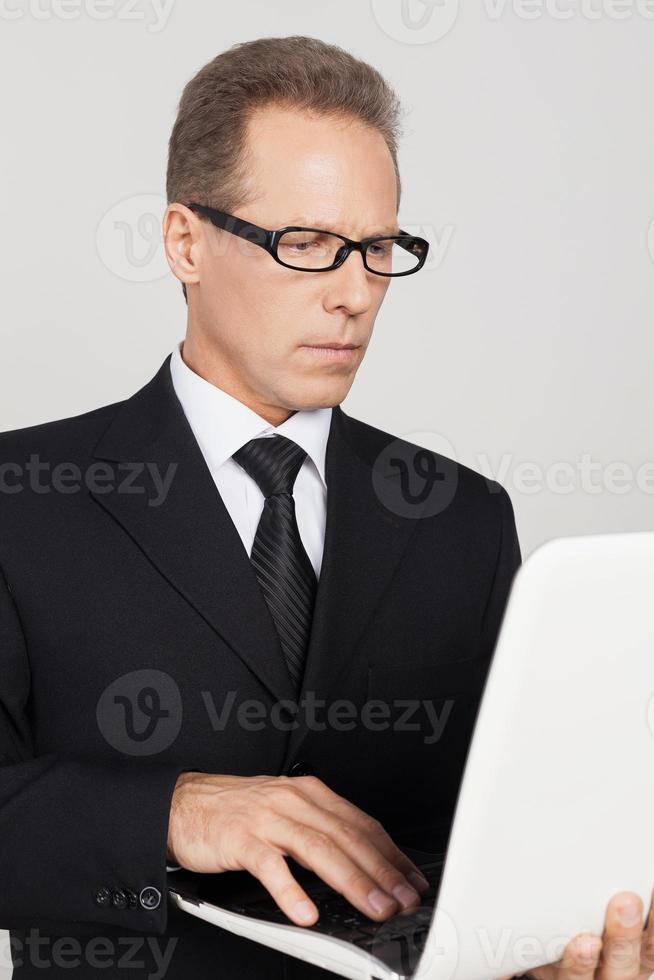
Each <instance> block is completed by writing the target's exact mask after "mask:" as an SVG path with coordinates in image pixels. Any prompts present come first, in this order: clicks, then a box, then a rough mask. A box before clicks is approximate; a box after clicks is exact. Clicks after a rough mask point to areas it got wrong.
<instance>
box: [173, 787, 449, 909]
mask: <svg viewBox="0 0 654 980" xmlns="http://www.w3.org/2000/svg"><path fill="white" fill-rule="evenodd" d="M285 855H288V856H290V857H292V858H294V859H295V860H296V861H297V862H298V863H299V864H300V865H302V867H304V868H309V869H311V870H312V871H314V872H315V873H316V874H317V875H319V876H320V878H322V880H323V881H325V882H326V883H327V884H328V885H331V887H332V888H334V889H335V890H336V891H337V892H340V893H341V894H342V895H344V896H345V898H346V899H347V900H348V901H349V902H350V903H351V904H352V905H354V906H356V908H357V909H359V911H360V912H363V913H364V915H367V916H368V917H369V918H371V919H373V920H375V921H378V922H380V921H384V920H386V919H387V918H389V917H390V916H391V915H394V914H396V913H397V912H398V911H400V909H405V908H412V907H415V906H416V905H418V904H419V903H420V895H419V892H420V891H425V890H426V889H427V888H428V887H429V884H428V882H427V881H426V880H425V878H424V877H423V876H422V875H421V873H420V872H419V871H418V869H417V868H416V866H415V865H414V864H413V862H412V861H410V860H409V858H408V857H407V856H406V855H405V854H403V853H402V851H400V849H399V848H398V847H397V846H396V845H395V844H394V843H393V841H392V840H391V838H390V837H389V836H388V834H387V833H386V831H385V830H384V829H383V827H382V826H381V824H380V823H379V821H377V820H375V819H374V818H373V817H371V816H369V815H368V814H367V813H364V812H363V810H360V809H359V808H358V807H356V806H354V805H353V804H352V803H349V802H348V801H347V800H345V799H343V797H341V796H338V794H336V793H334V792H332V790H330V789H329V788H328V787H327V786H325V784H324V783H323V782H321V780H320V779H318V778H317V777H315V776H294V777H289V776H219V775H212V774H207V773H199V772H184V773H182V774H181V775H180V776H179V777H178V779H177V783H176V785H175V790H174V792H173V796H172V801H171V807H170V819H169V825H168V861H169V862H171V863H175V864H179V865H181V866H182V867H184V868H188V869H189V870H190V871H199V872H207V873H211V872H221V871H240V870H245V871H249V872H250V873H251V874H253V875H254V876H255V877H256V878H258V879H259V881H260V882H261V883H262V885H263V886H264V887H265V888H266V889H267V890H268V891H269V892H270V894H271V895H272V897H273V898H274V899H275V901H276V902H277V904H278V905H279V907H280V908H281V909H282V911H283V912H285V913H286V915H287V916H288V917H289V918H290V919H291V920H292V921H293V922H294V923H296V924H297V925H313V923H314V922H316V921H317V919H318V910H317V908H316V906H315V904H314V903H313V902H312V901H311V899H310V898H309V897H308V895H307V894H306V892H305V891H304V890H303V889H302V888H301V887H300V885H299V884H298V882H297V881H296V879H295V878H294V877H293V875H292V874H291V871H290V869H289V867H288V864H287V863H286V861H285V860H284V857H285Z"/></svg>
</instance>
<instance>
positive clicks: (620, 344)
mask: <svg viewBox="0 0 654 980" xmlns="http://www.w3.org/2000/svg"><path fill="white" fill-rule="evenodd" d="M165 2H166V7H164V8H161V7H160V6H158V5H157V2H156V0H138V2H137V3H136V5H135V6H130V7H129V8H127V7H126V6H125V3H124V0H105V2H104V4H103V6H101V7H97V8H96V7H95V6H94V2H93V0H59V3H58V4H57V2H55V0H41V2H40V3H39V5H38V6H30V0H12V2H11V3H10V2H9V0H7V2H6V4H5V5H4V6H1V5H0V81H1V82H2V92H3V99H2V103H1V105H2V108H1V120H2V144H3V152H2V156H1V159H0V167H1V177H2V180H1V183H0V186H1V188H2V192H1V197H0V216H1V218H2V231H3V234H2V236H1V244H0V250H1V251H0V263H1V268H2V277H3V289H2V292H1V294H0V304H1V311H2V312H1V315H0V339H1V342H2V359H1V361H0V430H6V429H13V428H17V427H21V426H26V425H33V424H36V423H39V422H43V421H47V420H50V419H56V418H64V417H67V416H70V415H74V414H77V413H80V412H84V411H87V410H89V409H92V408H95V407H96V406H98V405H101V404H106V403H109V402H113V401H116V400H118V399H121V398H124V397H126V396H128V395H130V394H131V393H133V392H134V391H136V389H137V388H139V387H140V386H141V385H142V384H144V383H145V382H146V381H147V380H149V379H150V378H151V377H152V375H153V374H154V373H155V371H156V370H157V368H158V367H159V365H160V363H161V361H162V360H163V358H164V357H165V356H166V354H167V353H168V352H169V351H170V350H171V349H172V347H173V345H174V344H175V343H176V342H177V341H178V340H180V339H182V337H183V335H184V331H185V318H186V307H185V304H184V300H183V297H182V293H181V287H180V286H179V285H178V283H177V281H176V280H174V279H173V278H172V276H171V275H170V274H169V273H168V267H167V265H166V264H165V261H164V259H163V253H162V249H161V236H160V220H161V215H162V214H163V211H164V209H165V200H164V196H163V195H164V175H165V165H166V150H167V140H168V137H169V133H170V129H171V126H172V123H173V120H174V116H175V112H176V106H177V101H178V99H179V96H180V93H181V89H182V86H183V85H184V83H185V82H186V81H187V80H188V79H189V78H190V77H191V76H192V75H193V74H194V73H195V72H196V71H197V70H198V69H199V68H200V67H201V66H202V65H203V64H205V63H206V62H207V61H208V60H210V59H211V58H212V57H214V56H215V55H216V54H217V53H218V52H219V51H221V50H224V49H225V48H227V47H229V46H230V45H231V44H233V43H235V42H238V41H243V40H248V39H251V38H253V37H257V36H270V35H275V36H280V35H286V34H309V35H313V36H316V37H320V38H322V39H324V40H327V41H331V42H335V43H338V44H340V45H342V46H343V47H346V48H347V49H348V50H350V51H352V52H353V53H354V54H356V55H357V56H359V57H363V58H365V59H367V60H369V61H370V62H372V63H373V64H374V65H375V66H377V67H378V68H379V69H380V70H381V71H382V72H383V73H384V74H385V76H386V77H387V79H388V80H389V81H390V82H391V83H392V84H393V85H394V86H395V87H396V88H397V90H398V92H399V94H400V96H401V98H402V99H403V101H404V104H405V106H406V108H407V109H408V110H409V112H408V116H407V119H406V127H407V132H406V135H405V137H404V141H403V144H402V151H401V157H400V163H401V167H402V175H403V182H404V197H403V202H402V207H401V211H400V220H401V223H402V225H403V226H405V227H408V228H409V229H410V230H413V231H415V232H416V233H420V234H423V235H425V236H426V237H428V238H430V240H431V242H432V256H433V257H432V261H431V265H430V267H429V268H428V269H427V270H426V271H424V272H423V273H421V274H420V275H419V276H416V277H415V278H413V279H412V278H409V279H406V280H398V281H397V282H395V283H393V284H391V287H390V289H389V292H388V294H387V297H386V301H385V303H384V305H383V306H382V309H381V311H380V315H379V317H378V320H377V325H376V329H375V334H374V336H373V340H372V343H371V346H370V348H369V350H368V353H367V356H366V359H365V360H364V363H363V366H362V368H361V370H360V372H359V375H358V377H357V379H356V381H355V384H354V386H353V388H352V391H351V392H350V395H349V396H348V398H347V400H346V401H345V403H344V408H345V410H346V411H347V412H349V413H350V414H352V415H354V416H355V417H357V418H361V419H363V420H365V421H367V422H370V423H371V424H373V425H376V426H379V427H380V428H383V429H386V430H389V431H391V432H394V433H396V434H397V435H401V436H405V437H407V438H410V439H412V440H413V441H416V442H420V443H422V444H424V445H426V446H428V447H430V448H434V449H439V450H440V451H443V452H445V453H446V454H448V455H453V456H455V458H457V459H459V460H460V461H461V462H463V463H466V464H467V465H469V466H473V467H474V468H475V469H478V470H482V471H483V472H485V473H486V474H487V475H492V476H494V477H495V478H497V479H499V480H500V482H501V483H503V484H504V486H506V488H507V490H508V491H509V493H510V495H511V498H512V500H513V504H514V508H515V512H516V518H517V523H518V530H519V533H520V538H521V542H522V547H523V553H524V554H525V555H526V554H528V553H529V552H530V551H531V550H533V548H534V547H536V546H537V545H538V544H539V543H541V542H543V541H545V540H547V539H548V538H551V537H554V536H557V535H564V534H577V533H589V532H599V531H619V530H635V529H652V528H653V527H654V444H653V440H652V425H651V422H652V401H653V398H652V385H651V374H652V360H653V355H654V331H653V330H652V320H653V313H654V225H653V224H652V222H653V221H654V188H653V184H652V174H653V173H654V138H653V133H652V118H651V99H650V98H649V93H651V92H652V91H653V90H654V61H653V60H652V57H651V52H652V44H653V42H654V0H542V2H541V0H529V2H527V0H523V3H522V4H521V3H518V0H506V2H504V0H480V2H479V3H474V4H472V3H469V4H467V5H465V6H464V5H461V7H460V8H459V6H458V5H457V4H456V3H455V2H453V0H442V2H440V3H438V4H437V3H435V2H433V0H432V2H430V3H429V4H426V3H424V2H423V0H410V2H409V3H404V2H403V0H368V2H363V0H362V2H359V3H356V4H355V3H351V2H349V0H348V2H346V0H332V2H324V3H321V4H307V3H305V2H303V0H285V2H283V3H275V4H271V3H270V2H269V0H239V2H238V3H233V4H230V3H221V4H220V5H219V6H218V5H215V4H206V3H202V2H199V0H184V3H181V2H179V0H173V2H172V4H171V3H170V0H165ZM584 466H585V467H586V474H585V475H584ZM589 466H590V469H588V467H589ZM7 962H8V953H5V954H4V957H0V963H4V965H5V966H6V963H7ZM1 972H2V966H0V973H1Z"/></svg>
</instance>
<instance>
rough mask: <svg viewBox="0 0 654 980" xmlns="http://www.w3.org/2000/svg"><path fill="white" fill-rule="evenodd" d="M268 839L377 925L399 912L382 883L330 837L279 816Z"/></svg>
mask: <svg viewBox="0 0 654 980" xmlns="http://www.w3.org/2000/svg"><path fill="white" fill-rule="evenodd" d="M268 840H269V841H270V843H272V844H273V845H274V846H275V848H277V849H279V850H281V851H283V852H284V853H285V854H288V855H290V856H291V857H292V858H295V860H296V861H299V863H300V864H302V865H303V866H304V867H308V868H311V870H312V871H314V872H315V873H316V874H317V875H318V876H319V877H320V878H321V879H322V880H323V881H324V882H325V883H326V884H328V885H330V886H331V887H332V888H333V889H334V890H335V891H337V892H339V894H341V895H343V896H344V897H345V898H346V899H347V900H348V902H350V903H351V904H352V905H354V906H355V908H357V909H359V911H360V912H363V914H364V915H367V916H368V917H369V918H371V919H373V920H375V921H376V922H381V921H384V920H385V919H387V918H388V917H389V916H391V915H393V914H395V913H396V912H398V911H399V905H398V902H397V901H396V899H395V898H394V897H393V896H391V895H390V894H389V893H388V892H386V891H385V890H384V889H383V888H380V887H379V883H378V882H377V881H376V880H375V879H374V878H373V877H371V876H370V875H369V874H368V873H367V872H366V871H365V870H364V869H363V868H362V867H361V865H359V864H358V863H357V862H356V861H354V860H353V859H352V858H351V857H350V856H349V854H347V853H346V852H345V851H344V850H342V848H341V847H339V845H338V844H336V842H335V841H334V840H333V839H332V838H331V837H330V836H329V834H326V833H324V832H323V831H321V830H317V829H316V828H314V827H311V826H307V825H306V824H304V823H301V822H297V821H295V820H290V819H287V818H284V817H280V818H279V819H278V820H276V821H275V823H274V824H273V825H272V826H271V828H270V830H269V835H268Z"/></svg>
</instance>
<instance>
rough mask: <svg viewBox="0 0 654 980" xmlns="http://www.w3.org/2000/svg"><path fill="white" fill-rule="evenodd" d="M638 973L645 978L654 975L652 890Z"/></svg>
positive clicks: (653, 907)
mask: <svg viewBox="0 0 654 980" xmlns="http://www.w3.org/2000/svg"><path fill="white" fill-rule="evenodd" d="M640 972H641V975H642V976H643V977H644V978H645V977H649V976H651V974H652V973H654V889H653V890H652V896H651V901H650V905H649V911H648V913H647V924H646V926H645V931H644V933H643V939H642V943H641V949H640Z"/></svg>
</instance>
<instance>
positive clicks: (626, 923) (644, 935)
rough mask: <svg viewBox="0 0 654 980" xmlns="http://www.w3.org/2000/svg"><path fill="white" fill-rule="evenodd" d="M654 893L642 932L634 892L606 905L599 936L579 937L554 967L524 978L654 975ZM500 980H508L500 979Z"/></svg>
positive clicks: (596, 979) (625, 979)
mask: <svg viewBox="0 0 654 980" xmlns="http://www.w3.org/2000/svg"><path fill="white" fill-rule="evenodd" d="M653 909H654V892H653V893H652V897H651V901H650V906H649V911H648V916H647V922H646V925H645V927H644V928H643V903H642V901H641V900H640V898H639V897H638V895H636V894H635V892H618V893H617V894H616V895H614V896H613V898H612V899H611V901H610V902H609V904H608V906H607V910H606V917H605V920H604V932H603V934H602V936H595V935H593V934H592V933H580V934H579V935H578V936H575V937H574V939H571V940H570V942H569V943H568V945H567V946H566V948H565V950H564V953H563V957H562V958H561V959H560V960H558V961H557V962H556V963H550V964H548V965H547V966H539V967H536V969H534V970H530V971H529V973H526V974H512V976H526V977H533V978H534V980H647V978H648V977H651V976H652V974H654V911H653ZM499 980H511V978H510V977H500V978H499Z"/></svg>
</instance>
